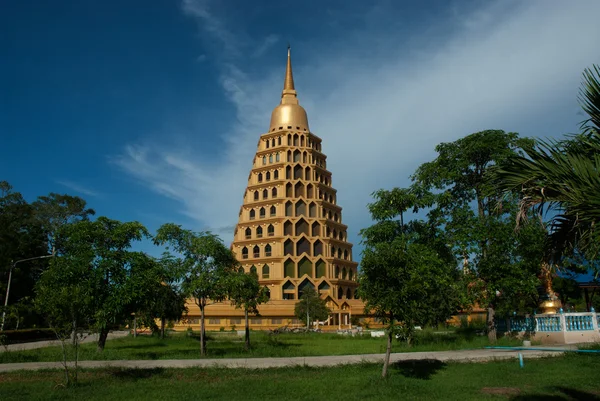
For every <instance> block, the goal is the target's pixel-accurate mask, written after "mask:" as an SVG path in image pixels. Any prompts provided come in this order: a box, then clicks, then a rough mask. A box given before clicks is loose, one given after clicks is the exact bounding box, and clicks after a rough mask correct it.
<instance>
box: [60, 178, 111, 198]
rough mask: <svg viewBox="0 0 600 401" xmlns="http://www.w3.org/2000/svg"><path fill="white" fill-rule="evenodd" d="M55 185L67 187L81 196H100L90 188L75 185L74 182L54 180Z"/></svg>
mask: <svg viewBox="0 0 600 401" xmlns="http://www.w3.org/2000/svg"><path fill="white" fill-rule="evenodd" d="M56 183H57V184H60V185H62V186H63V187H67V188H69V189H71V190H73V191H75V192H79V193H80V194H83V195H88V196H93V197H98V196H100V194H99V193H98V192H96V191H94V190H92V189H90V188H87V187H86V186H84V185H81V184H77V183H76V182H73V181H68V180H56Z"/></svg>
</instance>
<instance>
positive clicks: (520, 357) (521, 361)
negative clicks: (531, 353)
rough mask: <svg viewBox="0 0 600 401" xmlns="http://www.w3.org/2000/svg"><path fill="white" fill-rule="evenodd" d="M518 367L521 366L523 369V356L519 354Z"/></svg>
mask: <svg viewBox="0 0 600 401" xmlns="http://www.w3.org/2000/svg"><path fill="white" fill-rule="evenodd" d="M519 366H521V368H523V367H524V366H525V364H524V363H523V354H521V353H520V352H519Z"/></svg>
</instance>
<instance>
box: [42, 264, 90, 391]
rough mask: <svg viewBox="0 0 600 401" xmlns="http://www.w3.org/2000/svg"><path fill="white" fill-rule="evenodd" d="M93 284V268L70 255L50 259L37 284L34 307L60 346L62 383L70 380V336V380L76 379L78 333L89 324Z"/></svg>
mask: <svg viewBox="0 0 600 401" xmlns="http://www.w3.org/2000/svg"><path fill="white" fill-rule="evenodd" d="M94 285H95V276H94V271H93V270H91V269H90V268H89V264H88V260H86V258H70V257H69V256H58V257H55V258H52V259H51V261H50V266H49V268H48V269H47V270H45V271H44V273H42V275H41V278H40V280H39V281H38V283H37V284H36V293H37V294H36V295H37V296H36V298H35V306H36V308H37V310H38V311H39V313H40V314H41V315H43V316H44V318H45V319H46V322H47V323H48V325H49V326H50V328H51V329H52V330H53V331H54V333H55V335H56V337H57V338H58V340H59V341H60V344H61V347H62V353H63V361H62V363H63V369H64V373H65V385H69V384H70V382H71V373H70V372H69V359H70V354H71V352H70V348H71V347H70V346H69V341H68V340H69V338H71V340H72V351H73V352H74V355H73V357H74V360H75V366H74V372H73V380H74V381H75V382H77V364H78V359H79V358H78V357H79V352H78V351H79V336H80V333H81V329H82V328H83V327H89V326H90V324H91V323H92V318H93V314H94V310H95V305H94V301H95V299H94Z"/></svg>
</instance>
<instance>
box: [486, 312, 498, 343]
mask: <svg viewBox="0 0 600 401" xmlns="http://www.w3.org/2000/svg"><path fill="white" fill-rule="evenodd" d="M495 315H496V310H495V309H494V307H493V306H492V305H490V306H488V319H487V329H488V340H489V342H490V343H495V342H496V323H495V321H494V320H495Z"/></svg>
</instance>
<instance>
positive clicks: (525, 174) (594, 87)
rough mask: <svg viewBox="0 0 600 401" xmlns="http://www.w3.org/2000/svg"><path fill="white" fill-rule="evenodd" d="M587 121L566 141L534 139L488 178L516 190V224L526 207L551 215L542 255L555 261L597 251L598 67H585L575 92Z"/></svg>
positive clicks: (599, 172)
mask: <svg viewBox="0 0 600 401" xmlns="http://www.w3.org/2000/svg"><path fill="white" fill-rule="evenodd" d="M579 99H580V102H581V105H582V108H583V110H584V111H585V112H586V113H587V114H588V117H589V118H588V119H587V120H585V121H584V122H583V123H582V129H583V133H582V134H580V135H575V136H571V137H570V138H569V139H567V140H560V141H559V140H552V139H549V140H539V141H538V142H537V143H536V144H535V145H534V146H531V147H528V148H526V149H525V153H526V154H525V155H524V156H515V157H512V158H510V159H508V160H506V162H505V163H503V164H502V165H501V166H500V167H499V168H498V169H496V171H495V172H494V175H493V176H492V177H491V178H492V179H491V181H492V182H493V183H494V184H495V185H497V186H498V187H499V188H501V189H502V190H503V191H504V192H505V193H510V192H517V193H520V194H521V197H522V198H521V202H520V207H521V213H520V215H519V222H523V221H525V220H526V216H527V213H526V211H527V210H535V211H536V212H537V213H539V214H546V215H549V216H551V224H550V236H549V238H548V239H549V241H548V243H547V247H546V248H547V256H546V257H547V259H549V260H551V261H553V262H556V263H560V261H561V260H562V258H563V257H564V256H565V255H568V254H569V253H573V252H576V251H577V250H579V251H581V252H584V253H588V254H589V258H590V260H594V259H596V258H597V255H598V245H597V244H598V242H599V240H600V234H599V233H598V230H597V228H596V226H597V225H598V222H599V221H600V197H599V196H598V194H599V193H600V133H599V132H598V130H599V127H600V70H599V68H598V67H597V66H593V68H592V69H586V70H585V72H584V80H583V84H582V88H581V89H580V96H579Z"/></svg>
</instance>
